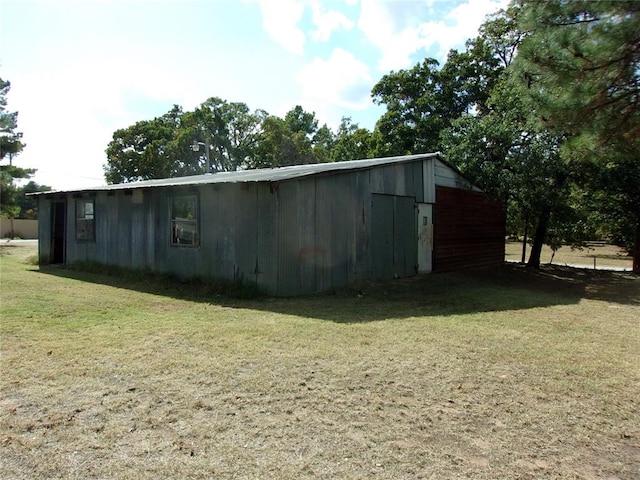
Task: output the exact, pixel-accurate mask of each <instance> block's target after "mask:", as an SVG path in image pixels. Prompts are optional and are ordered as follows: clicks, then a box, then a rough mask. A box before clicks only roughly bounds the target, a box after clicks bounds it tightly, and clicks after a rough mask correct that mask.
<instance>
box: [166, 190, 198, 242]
mask: <svg viewBox="0 0 640 480" xmlns="http://www.w3.org/2000/svg"><path fill="white" fill-rule="evenodd" d="M171 244H172V245H184V246H197V245H198V197H197V196H196V195H188V196H183V197H174V198H172V199H171Z"/></svg>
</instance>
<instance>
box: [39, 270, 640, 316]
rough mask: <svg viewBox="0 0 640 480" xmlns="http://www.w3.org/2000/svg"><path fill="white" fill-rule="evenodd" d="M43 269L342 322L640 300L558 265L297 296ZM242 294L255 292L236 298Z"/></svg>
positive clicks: (618, 276)
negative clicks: (589, 301) (269, 294)
mask: <svg viewBox="0 0 640 480" xmlns="http://www.w3.org/2000/svg"><path fill="white" fill-rule="evenodd" d="M39 272H40V273H44V274H49V275H56V276H60V277H65V278H73V279H76V280H81V281H85V282H93V283H99V284H103V285H109V286H113V287H117V288H126V289H131V290H135V291H140V292H145V293H151V294H155V295H161V296H166V297H170V298H176V299H180V300H187V301H193V302H204V303H211V304H216V305H222V306H227V307H232V308H250V309H254V310H264V311H269V312H277V313H283V314H290V315H296V316H304V317H309V318H316V319H323V320H330V321H334V322H340V323H361V322H371V321H378V320H385V319H390V318H407V317H414V316H447V315H460V314H471V313H481V312H492V311H507V310H523V309H530V308H536V307H547V306H553V305H569V304H575V303H578V302H579V301H580V300H581V299H583V298H589V299H598V300H604V301H609V302H613V303H622V304H629V305H640V278H639V277H637V276H633V275H630V274H626V273H619V272H603V271H591V270H581V269H576V268H570V267H558V266H544V267H543V268H542V269H541V270H539V271H534V270H529V269H525V268H523V267H522V266H519V265H514V264H505V265H503V266H502V267H499V268H495V269H491V270H481V271H474V272H465V273H441V274H431V275H421V276H416V277H410V278H404V279H398V280H392V281H388V282H362V283H359V284H356V285H350V286H347V287H344V288H341V289H337V290H334V291H332V292H329V293H321V294H315V295H307V296H301V297H295V298H273V297H266V296H259V295H256V292H255V291H250V290H249V291H246V290H243V289H242V286H238V285H235V287H234V285H233V284H228V283H214V282H207V281H203V280H191V281H186V282H180V281H178V280H176V279H175V278H172V277H169V276H163V275H157V274H149V273H146V272H131V271H128V272H126V273H124V274H123V272H122V271H113V270H109V269H107V270H104V271H102V272H101V271H83V270H78V269H68V268H64V267H58V266H55V267H54V266H46V267H41V268H40V270H39ZM118 272H119V273H118ZM242 296H245V297H250V298H238V297H242Z"/></svg>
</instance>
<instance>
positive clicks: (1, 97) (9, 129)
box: [0, 78, 24, 164]
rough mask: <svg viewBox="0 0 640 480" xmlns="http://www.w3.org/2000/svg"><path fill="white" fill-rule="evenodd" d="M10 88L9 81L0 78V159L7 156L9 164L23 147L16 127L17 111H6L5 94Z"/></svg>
mask: <svg viewBox="0 0 640 480" xmlns="http://www.w3.org/2000/svg"><path fill="white" fill-rule="evenodd" d="M10 89H11V82H9V81H7V80H3V79H2V78H0V161H2V160H4V159H5V157H7V156H8V157H9V164H11V163H12V160H13V157H14V156H16V155H18V154H19V153H20V152H21V151H22V149H23V148H24V144H23V143H22V141H21V138H22V133H20V132H16V131H15V130H16V128H18V112H7V108H6V107H7V95H8V94H9V90H10Z"/></svg>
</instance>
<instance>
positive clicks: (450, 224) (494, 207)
mask: <svg viewBox="0 0 640 480" xmlns="http://www.w3.org/2000/svg"><path fill="white" fill-rule="evenodd" d="M434 223H435V224H434V247H433V250H434V251H433V259H434V265H433V267H434V271H436V272H446V271H453V270H463V269H468V268H482V267H489V266H495V265H501V264H502V263H503V262H504V238H505V213H504V209H503V208H502V205H501V204H500V203H499V202H496V201H494V200H491V199H489V198H487V196H486V195H484V194H483V193H480V192H474V191H472V190H464V189H459V188H450V187H440V186H436V204H435V215H434Z"/></svg>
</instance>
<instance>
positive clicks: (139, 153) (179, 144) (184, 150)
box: [104, 105, 204, 183]
mask: <svg viewBox="0 0 640 480" xmlns="http://www.w3.org/2000/svg"><path fill="white" fill-rule="evenodd" d="M182 117H183V112H182V108H181V107H180V106H179V105H174V106H173V108H172V109H171V110H170V111H169V112H167V113H166V114H164V115H163V116H161V117H157V118H154V119H153V120H143V121H140V122H136V123H135V124H134V125H132V126H130V127H127V128H123V129H120V130H117V131H116V132H115V133H114V134H113V139H112V140H111V142H109V145H108V146H107V150H106V154H107V164H106V165H105V166H104V172H105V178H106V180H107V182H108V183H125V182H134V181H139V180H150V179H154V178H169V177H179V176H185V175H195V174H198V173H203V172H204V165H203V164H202V163H201V162H200V160H199V158H198V157H197V156H196V155H195V154H194V152H193V151H192V150H191V142H189V143H187V142H186V141H185V139H184V137H183V136H181V135H180V132H181V129H182Z"/></svg>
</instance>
